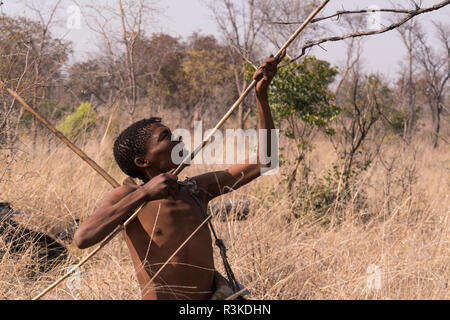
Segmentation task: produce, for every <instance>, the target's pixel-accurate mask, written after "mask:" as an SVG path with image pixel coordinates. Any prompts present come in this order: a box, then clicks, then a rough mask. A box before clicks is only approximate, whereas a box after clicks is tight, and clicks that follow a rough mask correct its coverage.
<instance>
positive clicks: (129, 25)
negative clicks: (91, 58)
mask: <svg viewBox="0 0 450 320" xmlns="http://www.w3.org/2000/svg"><path fill="white" fill-rule="evenodd" d="M156 2H157V1H148V0H147V1H146V0H137V1H133V0H117V2H115V3H113V4H111V5H102V4H97V3H96V4H95V5H90V4H87V5H81V2H80V1H79V2H77V4H78V6H80V7H82V8H83V10H84V14H85V16H86V17H88V18H89V19H87V25H88V27H89V28H90V29H91V30H93V31H94V32H95V33H97V34H98V35H99V36H100V37H101V39H102V40H103V44H104V47H103V48H102V49H103V50H102V51H106V53H107V54H108V55H109V57H110V59H111V61H112V65H113V66H114V70H111V71H113V72H116V73H117V74H116V78H117V79H119V81H120V91H119V94H120V95H121V96H122V97H123V98H124V99H125V102H126V104H127V106H128V108H127V111H128V112H129V114H130V116H132V115H133V114H134V111H135V109H136V104H137V101H138V98H139V92H138V91H139V87H138V85H137V73H138V72H137V70H138V68H139V66H138V65H137V63H136V48H137V46H138V45H139V43H140V39H141V38H142V37H143V36H144V33H145V27H144V26H149V25H154V24H155V21H156V19H155V14H156V13H158V12H159V9H158V7H157V6H156ZM117 30H120V32H118V31H117ZM122 65H124V66H125V68H123V67H122Z"/></svg>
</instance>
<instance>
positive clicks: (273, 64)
mask: <svg viewBox="0 0 450 320" xmlns="http://www.w3.org/2000/svg"><path fill="white" fill-rule="evenodd" d="M285 55H286V49H284V50H283V51H282V52H281V55H280V56H279V57H278V58H275V57H274V56H273V55H270V56H269V57H268V58H267V59H266V60H265V61H264V63H263V64H262V65H261V66H260V67H259V68H258V69H257V70H256V72H255V74H254V75H253V79H254V80H256V81H258V82H257V83H256V93H257V94H261V93H267V88H269V84H270V82H271V81H272V79H273V77H274V76H275V74H276V73H277V70H278V67H277V66H278V64H279V63H280V61H281V60H283V58H284V56H285Z"/></svg>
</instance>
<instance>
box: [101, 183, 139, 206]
mask: <svg viewBox="0 0 450 320" xmlns="http://www.w3.org/2000/svg"><path fill="white" fill-rule="evenodd" d="M137 188H139V186H138V185H135V186H132V185H121V186H119V187H117V188H114V189H113V190H112V191H110V192H109V193H108V195H107V196H106V198H105V202H112V203H115V202H118V201H120V199H122V198H123V197H125V196H126V195H127V194H129V193H131V192H133V191H135V190H136V189H137Z"/></svg>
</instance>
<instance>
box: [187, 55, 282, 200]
mask: <svg viewBox="0 0 450 320" xmlns="http://www.w3.org/2000/svg"><path fill="white" fill-rule="evenodd" d="M285 54H286V51H284V52H283V53H282V54H281V56H280V57H279V58H278V59H275V58H274V57H273V56H270V57H269V58H267V59H266V61H265V62H264V63H263V64H262V65H261V66H260V67H259V68H258V70H257V71H256V72H255V74H254V76H253V79H255V80H257V81H258V82H257V83H256V87H255V93H256V105H257V107H258V117H259V118H258V119H259V121H258V129H259V130H260V132H262V133H263V134H264V135H266V138H265V139H264V140H265V141H264V142H265V144H264V143H262V141H259V138H260V134H258V151H257V161H256V163H253V164H252V163H250V161H249V160H248V159H247V160H246V162H245V163H241V164H235V165H232V166H230V167H229V168H228V169H226V170H222V171H215V172H208V173H205V174H201V175H198V176H195V177H194V179H195V180H196V181H197V184H198V185H199V186H200V187H202V188H204V189H206V190H207V191H208V192H209V193H210V196H209V200H210V199H212V198H214V197H217V196H219V195H221V194H223V193H226V192H229V191H231V190H235V189H237V188H239V187H241V186H243V185H245V184H247V183H249V182H250V181H252V180H254V179H256V178H257V177H259V176H260V175H261V172H262V170H264V168H269V167H271V165H272V163H270V162H269V163H266V161H262V160H263V159H261V158H260V148H261V147H262V148H263V150H264V151H266V153H267V154H266V157H267V158H268V159H273V157H274V156H276V157H278V154H276V155H272V154H271V151H272V149H274V150H277V151H278V146H272V145H271V144H272V142H273V141H272V138H271V135H272V134H273V131H272V129H275V126H274V123H273V119H272V114H271V112H270V107H269V100H268V94H267V91H268V88H269V84H270V82H271V81H272V79H273V77H274V76H275V74H276V72H277V65H278V64H279V63H280V61H281V60H282V59H283V57H284V56H285ZM263 129H265V130H264V131H261V130H263ZM275 141H277V139H275ZM264 160H267V159H264Z"/></svg>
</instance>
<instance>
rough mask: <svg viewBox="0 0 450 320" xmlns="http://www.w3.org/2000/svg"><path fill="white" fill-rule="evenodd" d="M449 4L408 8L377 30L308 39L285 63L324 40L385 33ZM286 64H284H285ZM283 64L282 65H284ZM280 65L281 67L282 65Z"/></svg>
mask: <svg viewBox="0 0 450 320" xmlns="http://www.w3.org/2000/svg"><path fill="white" fill-rule="evenodd" d="M448 4H450V0H446V1H442V2H440V3H438V4H435V5H433V6H431V7H428V8H423V9H420V8H418V9H417V8H416V9H415V10H410V11H408V15H407V16H406V17H405V18H403V19H402V20H400V21H398V22H396V23H393V24H391V25H389V26H387V27H385V28H382V29H378V30H372V31H366V32H353V33H349V34H346V35H343V36H334V37H328V38H323V39H319V40H315V41H310V42H307V43H306V44H305V45H304V46H303V47H302V52H301V54H300V55H298V56H297V57H295V58H293V59H291V60H290V61H289V62H288V63H287V64H289V63H291V62H293V61H295V60H298V59H299V58H301V57H302V56H303V55H305V52H306V50H307V49H309V48H311V47H314V46H317V45H320V44H322V43H324V42H332V41H340V40H344V39H348V38H357V37H362V36H369V35H375V34H381V33H385V32H387V31H390V30H393V29H395V28H398V27H399V26H401V25H403V24H405V23H406V22H408V21H409V20H411V19H412V18H414V17H415V16H417V15H420V14H423V13H427V12H431V11H435V10H438V9H441V8H443V7H445V6H446V5H448ZM285 65H286V64H285ZM285 65H283V66H285ZM283 66H281V67H283Z"/></svg>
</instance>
